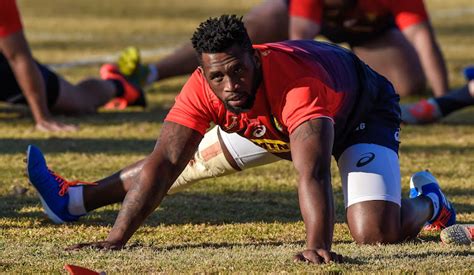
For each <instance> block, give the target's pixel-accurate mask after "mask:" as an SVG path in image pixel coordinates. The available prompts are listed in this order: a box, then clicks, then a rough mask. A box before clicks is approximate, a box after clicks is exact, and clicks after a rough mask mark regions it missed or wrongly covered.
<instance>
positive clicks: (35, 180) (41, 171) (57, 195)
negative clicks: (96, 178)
mask: <svg viewBox="0 0 474 275" xmlns="http://www.w3.org/2000/svg"><path fill="white" fill-rule="evenodd" d="M26 167H27V168H26V173H27V175H28V179H29V180H30V182H31V184H33V186H34V187H35V188H36V191H37V192H38V195H39V197H40V200H41V204H42V205H43V208H44V211H45V213H46V215H48V217H49V218H50V219H51V220H52V221H53V222H54V223H65V222H72V221H77V220H78V219H79V217H81V216H82V215H72V214H70V213H69V210H68V203H69V194H68V192H67V190H68V188H69V187H70V186H74V185H78V184H94V185H95V184H96V183H88V182H82V181H72V182H70V181H67V180H65V179H64V178H63V177H61V176H59V175H58V174H55V173H54V172H53V171H51V170H49V169H48V167H47V166H46V160H45V159H44V156H43V153H41V151H40V150H39V148H38V147H36V146H34V145H29V146H28V150H27V153H26Z"/></svg>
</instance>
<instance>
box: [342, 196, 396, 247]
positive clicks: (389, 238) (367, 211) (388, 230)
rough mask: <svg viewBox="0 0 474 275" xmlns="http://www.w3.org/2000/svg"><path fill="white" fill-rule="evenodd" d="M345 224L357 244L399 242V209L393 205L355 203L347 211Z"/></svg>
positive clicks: (386, 203) (378, 202) (377, 202)
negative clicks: (346, 223)
mask: <svg viewBox="0 0 474 275" xmlns="http://www.w3.org/2000/svg"><path fill="white" fill-rule="evenodd" d="M347 222H348V225H349V229H350V232H351V235H352V237H353V238H354V240H355V241H356V242H357V243H358V244H389V243H396V242H398V241H399V240H400V232H401V226H400V207H399V206H398V205H397V204H395V203H392V202H388V201H365V202H361V203H356V204H354V205H351V206H350V207H349V208H348V209H347Z"/></svg>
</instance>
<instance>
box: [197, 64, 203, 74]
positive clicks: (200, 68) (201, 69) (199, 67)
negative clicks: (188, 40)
mask: <svg viewBox="0 0 474 275" xmlns="http://www.w3.org/2000/svg"><path fill="white" fill-rule="evenodd" d="M197 69H198V70H199V72H200V73H201V74H202V75H204V69H203V68H202V66H198V67H197Z"/></svg>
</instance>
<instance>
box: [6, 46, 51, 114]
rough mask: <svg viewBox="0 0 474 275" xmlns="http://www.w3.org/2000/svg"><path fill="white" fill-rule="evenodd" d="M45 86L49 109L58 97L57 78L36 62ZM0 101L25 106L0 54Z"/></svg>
mask: <svg viewBox="0 0 474 275" xmlns="http://www.w3.org/2000/svg"><path fill="white" fill-rule="evenodd" d="M36 64H37V65H38V69H39V70H40V72H41V75H42V77H43V81H44V83H45V85H46V97H47V104H48V107H49V109H51V107H53V106H54V104H55V103H56V101H57V99H58V96H59V78H58V76H57V75H56V73H54V72H53V71H51V70H50V69H48V68H47V67H46V66H43V65H41V64H40V63H38V62H36ZM0 101H3V102H8V103H11V104H27V101H26V98H25V96H24V95H23V93H22V91H21V88H20V86H19V85H18V82H17V81H16V78H15V75H14V74H13V71H12V69H11V67H10V64H9V63H8V61H7V59H6V58H5V57H4V56H3V55H2V54H0Z"/></svg>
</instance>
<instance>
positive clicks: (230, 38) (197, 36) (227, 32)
mask: <svg viewBox="0 0 474 275" xmlns="http://www.w3.org/2000/svg"><path fill="white" fill-rule="evenodd" d="M191 41H192V42H193V47H194V49H195V50H196V52H197V54H198V57H199V59H201V54H202V53H220V52H223V51H225V50H227V49H229V48H230V47H232V46H233V45H237V46H239V47H241V48H242V49H243V50H246V51H249V52H253V48H252V41H250V38H249V35H248V34H247V29H246V28H245V26H244V23H243V22H242V17H237V16H236V15H221V16H220V17H211V18H209V19H207V20H206V21H204V22H202V23H201V24H200V25H199V27H198V28H197V29H196V31H195V32H194V34H193V37H192V38H191Z"/></svg>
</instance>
